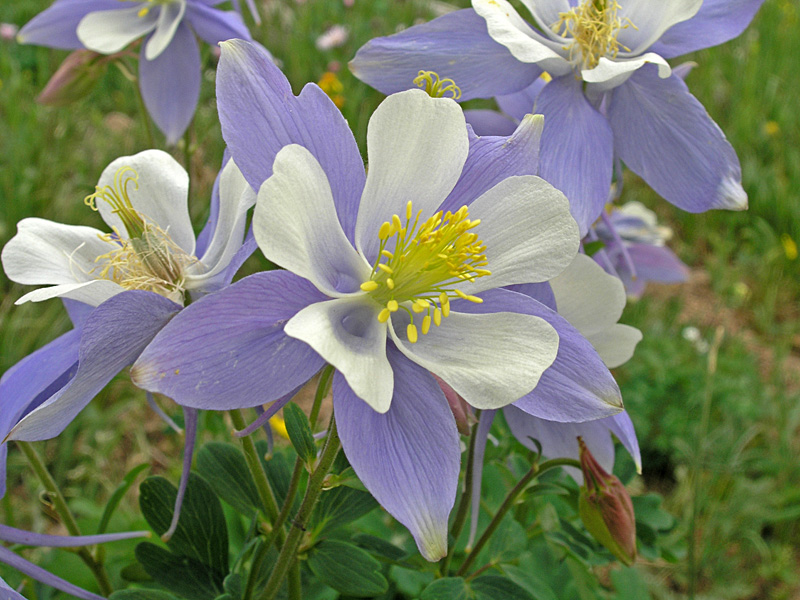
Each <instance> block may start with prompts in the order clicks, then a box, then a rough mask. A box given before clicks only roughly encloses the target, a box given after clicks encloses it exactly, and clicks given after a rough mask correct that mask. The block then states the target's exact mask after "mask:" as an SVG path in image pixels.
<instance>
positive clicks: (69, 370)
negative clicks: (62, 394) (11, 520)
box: [0, 329, 81, 497]
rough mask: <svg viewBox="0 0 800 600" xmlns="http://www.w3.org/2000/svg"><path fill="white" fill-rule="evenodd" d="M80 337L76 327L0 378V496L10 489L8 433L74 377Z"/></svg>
mask: <svg viewBox="0 0 800 600" xmlns="http://www.w3.org/2000/svg"><path fill="white" fill-rule="evenodd" d="M80 339H81V332H80V330H78V329H73V330H72V331H69V332H67V333H65V334H64V335H62V336H60V337H58V338H56V339H55V340H53V341H52V342H50V343H49V344H47V345H45V346H43V347H42V348H39V349H38V350H36V351H35V352H33V353H32V354H29V355H28V356H26V357H25V358H23V359H22V360H20V361H19V362H18V363H17V364H15V365H14V366H13V367H11V368H10V369H8V371H6V372H5V373H4V374H3V377H2V379H0V398H2V403H3V410H2V411H0V440H2V443H0V497H3V496H4V495H5V492H6V457H7V454H8V445H7V444H6V441H5V438H6V436H7V435H8V433H9V432H10V431H11V429H12V428H13V427H14V426H15V425H16V424H17V423H18V422H19V420H20V419H21V418H22V417H24V416H25V415H26V414H28V413H29V412H30V411H32V410H33V409H35V408H36V407H37V406H39V405H40V404H41V403H42V402H44V401H45V400H47V399H48V398H49V397H50V396H52V395H53V394H54V393H56V392H57V391H58V390H59V389H61V388H62V387H64V386H65V385H66V384H67V382H68V381H69V380H70V379H71V378H72V377H74V375H75V372H76V371H77V369H78V347H79V345H80Z"/></svg>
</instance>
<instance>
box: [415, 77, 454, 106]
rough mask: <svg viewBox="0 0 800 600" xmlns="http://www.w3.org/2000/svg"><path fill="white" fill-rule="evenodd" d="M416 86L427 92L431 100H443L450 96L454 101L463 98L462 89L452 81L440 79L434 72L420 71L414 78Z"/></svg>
mask: <svg viewBox="0 0 800 600" xmlns="http://www.w3.org/2000/svg"><path fill="white" fill-rule="evenodd" d="M413 83H414V85H415V86H417V87H418V88H420V89H422V90H425V92H427V94H428V95H429V96H430V97H431V98H443V97H444V96H445V94H450V97H451V98H452V99H453V100H458V99H459V98H461V88H460V87H458V86H457V85H456V82H455V81H453V80H452V79H440V78H439V74H438V73H436V72H434V71H420V72H419V73H418V74H417V76H416V77H415V78H414V82H413Z"/></svg>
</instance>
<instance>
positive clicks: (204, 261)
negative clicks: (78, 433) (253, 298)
mask: <svg viewBox="0 0 800 600" xmlns="http://www.w3.org/2000/svg"><path fill="white" fill-rule="evenodd" d="M188 192H189V178H188V175H187V174H186V171H184V169H183V167H181V166H180V165H179V164H178V163H177V162H176V161H175V159H173V158H172V157H171V156H170V155H169V154H167V153H165V152H162V151H160V150H146V151H144V152H141V153H139V154H136V155H134V156H128V157H123V158H119V159H117V160H115V161H114V162H112V163H111V164H110V165H109V166H108V167H107V168H106V169H105V170H104V171H103V173H102V175H101V177H100V181H99V183H98V185H97V188H96V191H95V193H94V194H92V195H90V196H89V197H87V199H86V203H87V204H89V205H90V206H91V207H92V208H94V209H96V210H97V211H98V212H100V214H101V216H102V217H103V219H104V220H105V222H106V223H107V224H108V225H109V227H110V228H111V232H110V233H103V232H101V231H99V230H97V229H94V228H92V227H84V226H76V225H64V224H61V223H55V222H52V221H47V220H44V219H24V220H22V221H20V223H19V225H18V233H17V235H15V236H14V237H13V238H12V239H11V240H10V241H9V242H8V243H7V244H6V246H5V247H4V248H3V252H2V262H3V268H4V269H5V271H6V274H7V276H8V277H9V279H11V280H12V281H16V282H17V283H22V284H27V285H49V287H43V288H39V289H37V290H33V291H32V292H29V293H27V294H25V295H24V296H23V297H22V298H20V299H19V300H18V301H17V303H20V302H27V301H41V300H46V299H48V298H56V297H58V298H62V300H64V302H65V305H66V306H67V309H68V310H69V312H70V317H71V318H72V321H73V323H74V325H75V328H74V329H73V330H72V331H70V332H67V333H65V334H64V335H62V336H61V337H59V338H57V339H56V340H54V341H52V342H50V343H49V344H48V345H46V346H44V347H43V348H41V349H39V350H37V351H36V352H34V353H33V354H31V355H29V356H27V357H25V358H23V359H22V360H21V361H20V362H18V363H17V364H16V365H14V366H13V367H11V368H10V369H9V370H8V371H6V373H5V374H4V375H3V377H2V379H0V397H2V398H3V405H2V410H0V440H2V442H0V492H3V491H5V454H6V444H5V442H6V441H8V440H11V439H19V440H26V441H35V440H43V439H49V438H51V437H54V436H56V435H58V434H59V433H60V432H61V431H62V430H63V429H64V428H65V427H66V426H67V425H68V424H69V423H70V422H71V421H72V419H74V418H75V416H76V415H77V414H78V413H79V412H80V411H81V410H82V409H83V407H84V406H86V404H88V403H89V401H91V399H92V398H93V397H94V396H95V395H96V394H97V393H98V392H100V390H102V389H103V387H104V386H105V385H106V384H107V383H108V382H109V381H111V379H112V378H113V377H114V375H116V374H117V373H118V372H119V371H121V370H122V369H123V368H125V367H126V366H128V365H130V364H131V363H132V362H133V361H134V360H135V359H136V357H137V356H138V355H139V353H140V352H141V351H142V349H143V348H144V347H145V346H146V345H147V343H148V342H149V341H150V340H151V339H152V338H153V336H154V335H155V334H156V333H157V332H158V331H159V330H160V329H161V328H162V327H163V326H164V325H165V324H166V323H167V322H168V321H169V319H170V318H171V317H172V316H173V315H175V314H176V313H177V312H179V311H180V310H181V308H182V306H183V304H184V301H185V299H186V295H187V294H191V295H192V296H193V297H199V296H201V295H203V294H205V293H208V292H212V291H215V290H217V289H220V288H222V287H224V286H225V285H227V284H228V283H230V281H231V279H232V278H233V275H234V273H235V272H236V270H237V269H238V267H239V266H240V265H241V263H242V262H243V260H244V259H245V258H246V257H247V256H249V254H250V253H251V252H252V250H253V249H254V248H255V244H254V242H250V241H248V242H246V243H245V244H244V245H243V239H244V237H245V228H246V214H247V211H248V210H249V208H250V207H252V205H253V204H254V202H255V192H254V191H253V190H252V189H251V188H250V186H249V185H248V184H247V183H246V182H245V180H244V179H243V177H242V175H241V173H240V172H239V170H238V169H237V168H236V165H235V164H234V162H233V161H228V163H227V164H226V166H225V167H224V169H223V170H222V171H221V173H220V176H219V178H218V181H217V184H216V185H215V190H214V194H213V196H212V207H211V218H210V219H209V222H208V225H207V226H206V227H205V229H204V230H203V232H202V233H201V234H200V236H199V237H198V238H197V240H196V239H195V235H194V233H193V231H192V225H191V221H190V219H189V211H188ZM190 416H191V417H192V418H196V414H194V413H192V415H190ZM190 421H191V422H190ZM193 428H194V422H193V421H192V419H187V430H190V429H193ZM188 433H189V431H187V448H189V450H191V444H192V443H193V439H190V436H189V435H188Z"/></svg>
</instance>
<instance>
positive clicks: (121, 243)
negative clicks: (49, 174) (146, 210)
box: [84, 167, 197, 304]
mask: <svg viewBox="0 0 800 600" xmlns="http://www.w3.org/2000/svg"><path fill="white" fill-rule="evenodd" d="M130 184H133V185H134V186H135V187H134V189H138V175H137V173H136V171H134V170H133V169H132V168H130V167H122V168H120V169H119V170H118V171H117V172H116V174H115V176H114V185H113V186H105V187H103V188H100V187H97V188H96V189H95V193H94V194H91V195H89V196H87V197H86V198H85V199H84V202H85V203H86V204H87V205H88V206H90V207H91V208H92V209H93V210H97V200H98V199H99V200H102V201H104V202H107V203H108V204H109V205H110V206H111V207H112V209H113V212H114V214H115V215H117V216H118V217H119V218H120V220H121V221H122V223H123V225H124V226H125V230H126V232H127V236H125V235H124V234H123V233H122V232H120V231H119V230H118V229H116V228H113V233H108V234H103V235H101V236H100V239H102V240H103V241H104V242H108V243H109V244H111V245H112V249H111V250H109V251H108V252H106V253H105V254H102V255H100V256H98V257H97V258H96V259H95V262H96V263H97V265H98V266H97V267H96V268H95V269H93V270H92V271H90V273H89V275H92V276H94V277H95V278H97V279H107V280H109V281H113V282H114V283H117V284H118V285H120V286H122V287H123V288H125V289H126V290H146V291H150V292H155V293H157V294H160V295H162V296H165V297H166V298H169V299H170V300H174V301H175V302H178V303H179V304H183V300H184V292H185V288H184V281H185V275H184V274H185V272H186V269H187V268H188V267H189V266H191V265H192V264H194V263H195V262H197V259H196V258H195V257H193V256H189V255H188V254H186V252H184V251H183V249H182V248H180V247H179V246H178V245H177V244H176V243H175V242H173V241H172V239H171V238H170V236H169V234H168V233H167V232H166V231H164V230H163V229H161V228H160V227H159V226H158V225H156V224H155V223H153V222H152V221H150V220H149V219H147V218H146V217H145V216H143V215H142V214H140V213H139V212H137V211H136V209H134V208H133V206H132V204H131V201H130V197H129V195H128V186H129V185H130Z"/></svg>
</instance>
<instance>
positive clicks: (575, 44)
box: [551, 0, 636, 69]
mask: <svg viewBox="0 0 800 600" xmlns="http://www.w3.org/2000/svg"><path fill="white" fill-rule="evenodd" d="M619 8H620V6H619V4H618V3H617V2H616V0H584V1H583V2H582V3H581V4H580V5H578V6H575V7H573V8H571V9H570V10H568V11H566V12H562V13H559V15H558V21H556V22H555V23H554V24H553V25H552V27H551V29H552V30H553V31H554V32H555V33H556V34H558V35H561V36H563V37H566V38H572V39H573V40H574V41H572V42H571V43H570V44H569V45H567V46H565V47H564V48H565V49H566V50H569V58H570V60H574V59H575V58H576V54H578V53H580V59H581V66H582V68H584V69H593V68H595V67H596V66H597V65H598V63H599V62H600V59H601V58H602V57H604V56H610V57H612V58H614V57H616V56H617V54H618V53H619V51H620V50H628V51H629V50H630V48H628V47H626V46H625V45H623V44H621V43H620V42H619V41H618V40H617V37H618V36H619V32H620V30H622V29H625V28H627V27H633V28H634V29H636V26H635V25H634V24H633V23H632V22H631V21H630V19H627V18H626V19H620V18H619V17H618V16H617V11H618V10H619Z"/></svg>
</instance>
